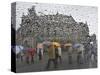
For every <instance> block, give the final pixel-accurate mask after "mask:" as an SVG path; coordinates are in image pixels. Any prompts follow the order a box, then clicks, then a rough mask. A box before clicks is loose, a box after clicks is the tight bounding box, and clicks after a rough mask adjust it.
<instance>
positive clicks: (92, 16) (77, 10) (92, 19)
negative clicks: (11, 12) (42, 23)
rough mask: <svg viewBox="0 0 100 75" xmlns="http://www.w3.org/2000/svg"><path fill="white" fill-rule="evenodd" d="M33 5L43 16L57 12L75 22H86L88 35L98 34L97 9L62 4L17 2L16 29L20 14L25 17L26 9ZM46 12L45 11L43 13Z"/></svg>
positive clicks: (18, 24) (19, 21) (18, 25)
mask: <svg viewBox="0 0 100 75" xmlns="http://www.w3.org/2000/svg"><path fill="white" fill-rule="evenodd" d="M33 5H35V6H36V7H35V9H36V12H37V13H38V12H42V13H44V14H56V13H57V12H59V13H61V14H65V15H70V14H71V15H72V16H73V18H74V19H75V21H77V22H84V23H85V22H86V21H87V24H88V26H89V30H90V34H93V33H95V34H96V35H97V32H98V26H97V25H98V9H97V7H94V6H76V5H65V4H64V5H63V4H60V5H59V4H43V3H28V2H17V4H16V12H17V13H16V28H17V29H18V28H19V27H20V23H21V16H22V13H24V14H25V15H27V12H28V11H27V9H28V8H31V7H32V6H33ZM45 10H47V11H45Z"/></svg>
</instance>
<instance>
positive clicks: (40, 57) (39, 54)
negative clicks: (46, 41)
mask: <svg viewBox="0 0 100 75" xmlns="http://www.w3.org/2000/svg"><path fill="white" fill-rule="evenodd" d="M43 52H44V51H43V44H41V43H39V44H38V45H37V54H38V57H39V61H43Z"/></svg>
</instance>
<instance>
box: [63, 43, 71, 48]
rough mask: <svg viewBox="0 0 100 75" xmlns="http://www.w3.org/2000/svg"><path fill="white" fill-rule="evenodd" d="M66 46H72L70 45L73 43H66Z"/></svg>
mask: <svg viewBox="0 0 100 75" xmlns="http://www.w3.org/2000/svg"><path fill="white" fill-rule="evenodd" d="M64 46H66V47H70V46H72V44H71V43H66V44H65V45H64Z"/></svg>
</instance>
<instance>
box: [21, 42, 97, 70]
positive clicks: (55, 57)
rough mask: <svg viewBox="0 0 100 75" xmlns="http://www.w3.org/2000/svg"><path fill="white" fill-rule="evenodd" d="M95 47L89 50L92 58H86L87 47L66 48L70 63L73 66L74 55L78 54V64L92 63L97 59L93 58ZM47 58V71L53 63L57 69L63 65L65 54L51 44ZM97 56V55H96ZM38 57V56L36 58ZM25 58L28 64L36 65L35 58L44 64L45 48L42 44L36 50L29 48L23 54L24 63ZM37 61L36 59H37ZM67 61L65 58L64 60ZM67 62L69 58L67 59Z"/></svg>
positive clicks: (78, 45) (74, 46) (81, 45)
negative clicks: (89, 61) (87, 61)
mask: <svg viewBox="0 0 100 75" xmlns="http://www.w3.org/2000/svg"><path fill="white" fill-rule="evenodd" d="M92 47H93V46H91V48H89V51H90V52H89V51H88V56H90V57H86V54H87V52H86V51H87V50H86V48H85V46H84V45H83V44H77V45H76V44H74V45H73V44H72V45H70V46H68V47H67V48H66V47H65V50H66V56H65V57H68V63H69V64H72V63H73V57H72V56H73V53H74V52H76V54H77V63H78V64H83V63H86V62H85V61H86V60H88V59H89V60H91V59H92V60H91V62H92V61H93V60H94V59H96V57H95V56H93V54H94V52H93V51H94V49H93V48H92ZM89 53H90V54H89ZM46 54H47V56H48V59H47V60H48V61H47V64H46V69H49V68H50V66H51V63H53V67H54V68H57V67H59V64H62V58H63V56H62V55H63V53H62V48H61V46H59V45H58V46H57V45H56V44H49V45H48V46H47V53H46ZM95 54H96V53H95ZM35 55H36V56H35ZM23 57H25V61H26V63H28V64H29V63H32V64H34V58H35V57H38V60H39V61H40V62H43V58H44V46H43V44H42V43H39V44H38V45H37V47H36V48H27V50H26V51H25V53H24V54H23V53H21V61H23ZM46 58H47V57H46ZM35 59H36V58H35ZM64 60H65V58H64ZM66 60H67V58H66Z"/></svg>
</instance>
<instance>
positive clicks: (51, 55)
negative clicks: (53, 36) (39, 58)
mask: <svg viewBox="0 0 100 75" xmlns="http://www.w3.org/2000/svg"><path fill="white" fill-rule="evenodd" d="M51 62H53V65H54V68H57V61H56V56H55V49H54V46H53V45H50V46H48V63H47V66H46V69H48V68H49V67H50V64H51Z"/></svg>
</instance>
